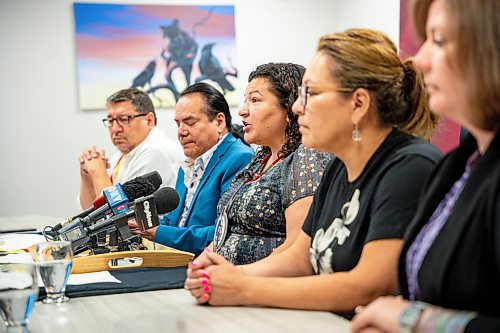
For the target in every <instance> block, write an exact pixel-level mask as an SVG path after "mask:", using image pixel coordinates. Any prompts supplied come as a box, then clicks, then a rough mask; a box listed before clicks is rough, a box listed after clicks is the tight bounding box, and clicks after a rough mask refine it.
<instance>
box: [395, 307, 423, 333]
mask: <svg viewBox="0 0 500 333" xmlns="http://www.w3.org/2000/svg"><path fill="white" fill-rule="evenodd" d="M427 306H428V304H427V303H424V302H420V301H417V302H411V303H410V304H409V305H408V306H407V307H406V308H405V309H404V310H403V312H401V315H400V316H399V329H400V333H413V332H414V330H415V328H416V326H417V324H418V321H419V320H420V317H421V316H422V312H423V311H424V309H425V308H426V307H427Z"/></svg>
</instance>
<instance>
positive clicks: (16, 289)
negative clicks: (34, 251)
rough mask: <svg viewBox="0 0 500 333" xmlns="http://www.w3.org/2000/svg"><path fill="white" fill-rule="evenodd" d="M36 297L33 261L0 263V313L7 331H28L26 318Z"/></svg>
mask: <svg viewBox="0 0 500 333" xmlns="http://www.w3.org/2000/svg"><path fill="white" fill-rule="evenodd" d="M37 298H38V284H37V274H36V266H35V264H34V263H29V264H28V263H22V264H14V263H0V313H1V315H2V318H3V320H4V322H5V326H7V331H8V332H29V331H28V330H27V325H28V318H29V315H30V313H31V310H32V309H33V305H34V304H35V301H36V299H37Z"/></svg>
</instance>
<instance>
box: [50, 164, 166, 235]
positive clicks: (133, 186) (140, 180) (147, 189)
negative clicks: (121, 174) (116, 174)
mask: <svg viewBox="0 0 500 333" xmlns="http://www.w3.org/2000/svg"><path fill="white" fill-rule="evenodd" d="M161 183H162V179H161V176H160V174H159V173H158V171H153V172H149V173H147V174H145V175H142V176H139V177H136V178H134V179H132V180H129V181H128V182H125V183H123V185H121V188H122V190H123V192H124V193H125V195H126V196H127V197H128V199H129V200H131V201H132V200H135V199H137V198H141V197H144V196H147V195H150V194H152V193H154V192H155V191H156V190H157V189H158V188H159V187H160V185H161ZM109 209H110V207H109V204H108V202H107V201H106V198H105V196H104V195H101V196H99V197H98V198H96V199H95V200H94V202H93V207H90V208H88V209H86V210H84V211H83V212H81V213H80V214H78V215H75V216H73V217H71V218H68V219H66V220H65V221H63V222H61V223H58V224H56V225H55V226H54V227H53V228H52V231H54V232H57V231H59V230H60V229H61V228H62V227H64V226H66V225H67V224H69V223H71V222H73V221H74V220H77V221H76V224H77V223H79V222H80V220H79V219H84V218H86V217H88V219H87V223H88V222H89V221H90V222H91V221H97V220H99V219H101V218H103V217H104V216H105V215H106V214H107V213H108V211H109Z"/></svg>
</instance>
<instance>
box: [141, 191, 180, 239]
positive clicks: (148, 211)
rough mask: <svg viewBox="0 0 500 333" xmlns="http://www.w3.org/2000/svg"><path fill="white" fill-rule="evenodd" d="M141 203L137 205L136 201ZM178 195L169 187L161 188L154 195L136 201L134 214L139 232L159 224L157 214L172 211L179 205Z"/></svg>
mask: <svg viewBox="0 0 500 333" xmlns="http://www.w3.org/2000/svg"><path fill="white" fill-rule="evenodd" d="M139 200H142V203H141V204H140V205H138V201H139ZM179 202H180V198H179V194H178V193H177V192H176V191H175V190H174V189H173V188H171V187H163V188H161V189H159V190H158V191H156V192H155V193H154V195H150V196H148V197H144V198H141V199H137V200H135V201H134V203H135V214H136V219H135V221H136V222H137V226H138V227H139V229H141V231H146V230H147V229H151V228H153V227H156V226H157V225H159V224H160V220H159V218H158V214H165V213H168V212H171V211H173V210H174V209H176V208H177V206H178V205H179Z"/></svg>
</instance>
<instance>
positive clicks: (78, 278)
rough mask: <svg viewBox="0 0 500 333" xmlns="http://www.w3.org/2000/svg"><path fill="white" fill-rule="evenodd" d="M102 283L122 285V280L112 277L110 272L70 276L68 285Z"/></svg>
mask: <svg viewBox="0 0 500 333" xmlns="http://www.w3.org/2000/svg"><path fill="white" fill-rule="evenodd" d="M101 282H113V283H122V282H121V281H120V280H118V279H117V278H115V277H114V276H113V275H111V274H110V273H109V272H108V271H102V272H95V273H82V274H70V276H69V278H68V284H72V285H79V284H88V283H101Z"/></svg>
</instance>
